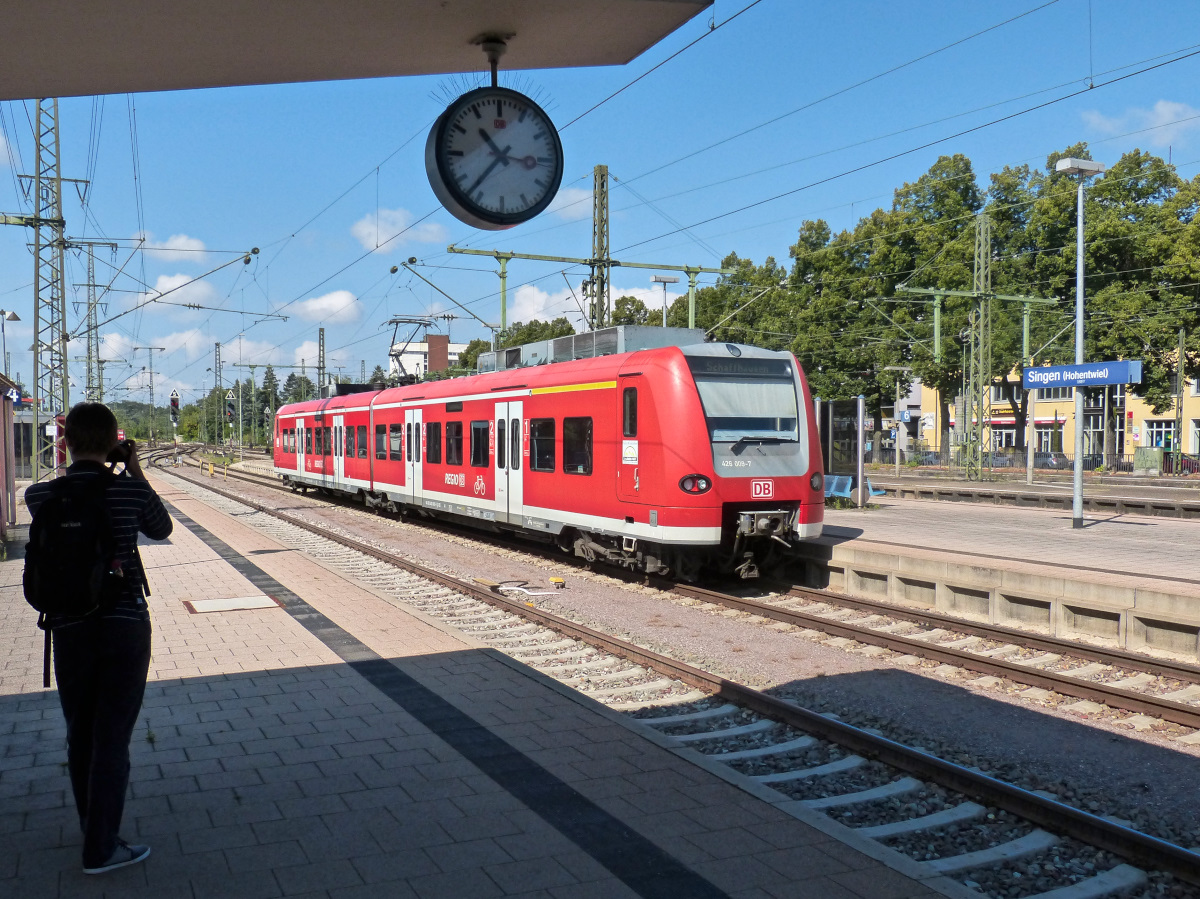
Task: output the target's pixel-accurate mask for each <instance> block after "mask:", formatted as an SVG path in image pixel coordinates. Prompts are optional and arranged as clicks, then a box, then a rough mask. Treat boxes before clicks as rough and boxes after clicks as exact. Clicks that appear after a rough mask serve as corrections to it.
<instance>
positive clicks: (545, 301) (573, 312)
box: [484, 284, 584, 330]
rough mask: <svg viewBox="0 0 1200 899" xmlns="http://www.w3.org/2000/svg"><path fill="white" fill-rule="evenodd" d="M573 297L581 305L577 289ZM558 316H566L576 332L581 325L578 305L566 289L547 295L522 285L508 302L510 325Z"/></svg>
mask: <svg viewBox="0 0 1200 899" xmlns="http://www.w3.org/2000/svg"><path fill="white" fill-rule="evenodd" d="M575 296H576V297H578V299H579V303H583V294H582V293H581V292H580V289H579V288H578V287H576V288H575ZM560 316H566V317H567V319H568V320H569V321H570V322H571V324H572V325H574V326H575V329H576V330H578V329H579V328H580V326H581V325H582V324H583V320H584V316H583V313H582V312H580V310H579V304H577V303H576V302H575V300H574V299H572V298H571V291H570V290H568V289H567V288H566V287H563V289H562V290H559V291H555V292H554V293H547V292H546V291H544V290H542V289H541V288H539V287H535V286H533V285H532V284H523V285H521V286H520V287H518V288H517V289H516V291H514V293H513V295H512V299H511V300H510V301H509V308H508V323H509V324H510V325H511V324H514V323H515V322H528V321H530V320H532V319H535V318H537V319H541V320H542V321H551V320H553V319H556V318H559V317H560ZM484 317H485V318H486V316H484Z"/></svg>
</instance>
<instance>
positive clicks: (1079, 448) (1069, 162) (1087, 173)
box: [1054, 156, 1104, 528]
mask: <svg viewBox="0 0 1200 899" xmlns="http://www.w3.org/2000/svg"><path fill="white" fill-rule="evenodd" d="M1054 170H1055V171H1056V172H1059V173H1061V174H1063V175H1078V176H1079V193H1078V199H1077V201H1076V209H1075V364H1076V365H1083V188H1084V184H1085V183H1086V182H1087V179H1088V178H1091V177H1092V176H1093V175H1102V174H1104V163H1102V162H1092V161H1091V160H1090V159H1075V158H1073V157H1070V156H1068V157H1067V158H1065V159H1060V160H1059V161H1058V162H1057V163H1055V164H1054ZM1071 527H1073V528H1081V527H1083V392H1082V391H1081V390H1080V388H1079V387H1076V388H1075V486H1074V490H1073V492H1072V495H1071Z"/></svg>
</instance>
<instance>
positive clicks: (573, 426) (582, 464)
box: [563, 418, 592, 474]
mask: <svg viewBox="0 0 1200 899" xmlns="http://www.w3.org/2000/svg"><path fill="white" fill-rule="evenodd" d="M563 471H564V472H566V473H567V474H591V473H592V420H591V419H590V418H564V419H563Z"/></svg>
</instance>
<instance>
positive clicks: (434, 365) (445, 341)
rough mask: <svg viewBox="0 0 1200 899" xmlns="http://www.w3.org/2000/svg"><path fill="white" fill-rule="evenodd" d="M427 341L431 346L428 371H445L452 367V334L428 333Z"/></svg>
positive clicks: (427, 365)
mask: <svg viewBox="0 0 1200 899" xmlns="http://www.w3.org/2000/svg"><path fill="white" fill-rule="evenodd" d="M425 342H426V344H427V345H428V346H429V362H428V363H427V364H426V370H427V371H445V370H446V369H448V368H449V367H450V336H449V335H448V334H426V335H425Z"/></svg>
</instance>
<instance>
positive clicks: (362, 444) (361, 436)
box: [358, 425, 367, 459]
mask: <svg viewBox="0 0 1200 899" xmlns="http://www.w3.org/2000/svg"><path fill="white" fill-rule="evenodd" d="M358 458H360V459H365V458H367V426H366V425H359V426H358Z"/></svg>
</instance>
